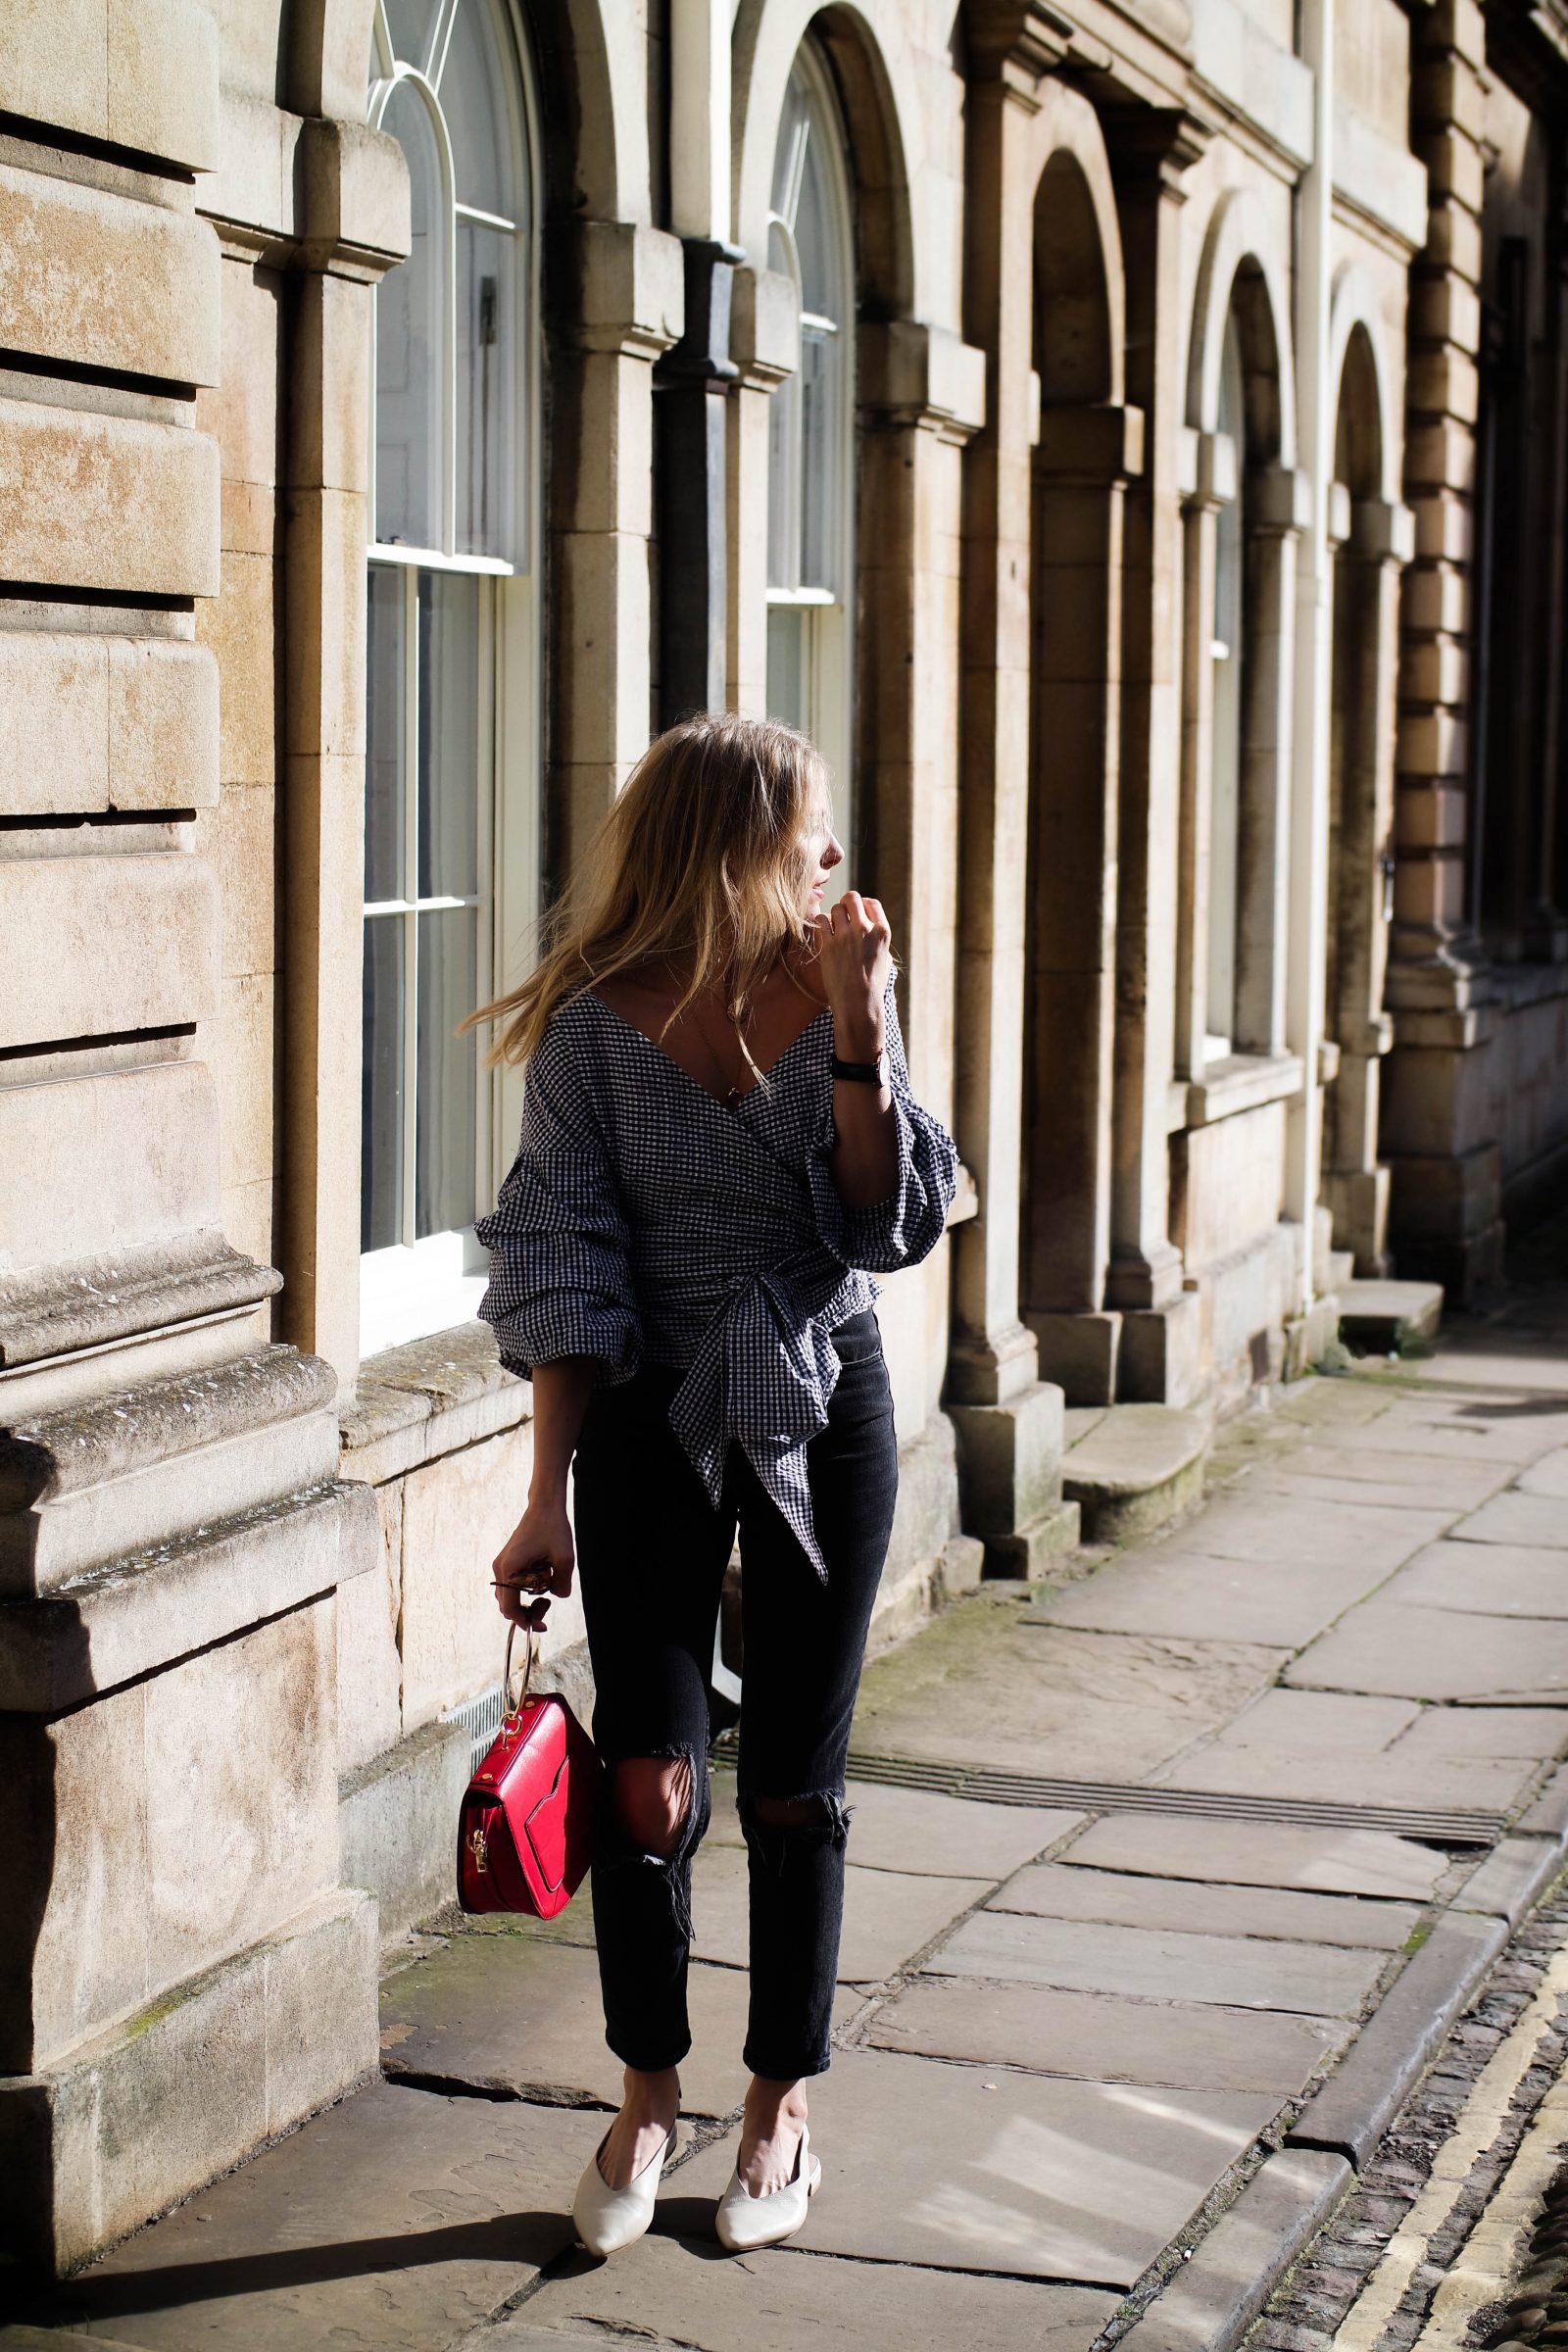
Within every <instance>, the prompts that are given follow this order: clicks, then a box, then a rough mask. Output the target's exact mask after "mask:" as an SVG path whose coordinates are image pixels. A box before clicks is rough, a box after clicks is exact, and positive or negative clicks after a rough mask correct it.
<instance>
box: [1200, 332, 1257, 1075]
mask: <svg viewBox="0 0 1568 2352" xmlns="http://www.w3.org/2000/svg"><path fill="white" fill-rule="evenodd" d="M1245 401H1246V386H1245V383H1244V380H1243V375H1242V346H1241V338H1240V336H1239V335H1238V333H1237V327H1236V317H1235V313H1234V312H1233V313H1232V314H1231V316H1230V318H1229V319H1227V320H1226V322H1225V341H1224V345H1223V348H1222V350H1221V354H1220V376H1219V430H1220V432H1221V433H1223V434H1224V435H1225V437H1226V438H1227V439H1228V440H1229V442H1230V444H1231V447H1232V448H1233V449H1234V451H1235V452H1236V496H1235V497H1234V498H1232V499H1228V500H1227V501H1226V502H1225V504H1224V505H1223V506H1222V507H1221V508H1220V510H1219V512H1218V515H1216V516H1215V526H1214V531H1215V539H1214V622H1213V627H1212V630H1211V631H1210V656H1211V659H1212V662H1213V664H1214V715H1213V732H1212V735H1211V737H1210V749H1209V789H1208V975H1207V988H1206V993H1205V997H1204V1004H1205V1005H1206V1008H1207V1009H1206V1019H1207V1028H1208V1036H1207V1040H1206V1058H1207V1059H1208V1060H1210V1061H1218V1060H1223V1059H1224V1058H1225V1056H1226V1055H1227V1054H1231V1053H1234V1052H1235V1051H1236V1040H1237V1027H1238V1024H1237V1015H1236V981H1237V925H1238V922H1239V919H1240V911H1241V890H1240V884H1241V827H1242V738H1243V711H1244V705H1243V700H1242V696H1243V680H1242V660H1243V650H1244V637H1245V618H1244V615H1245V610H1246V599H1245V593H1244V583H1243V571H1244V564H1245V554H1246V546H1247V517H1246V514H1245V511H1244V502H1245V498H1246V481H1247V466H1246V448H1247V426H1246V416H1245Z"/></svg>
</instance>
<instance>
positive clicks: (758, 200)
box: [731, 0, 930, 319]
mask: <svg viewBox="0 0 1568 2352" xmlns="http://www.w3.org/2000/svg"><path fill="white" fill-rule="evenodd" d="M808 31H810V32H814V33H815V35H816V37H817V39H818V40H819V41H820V42H821V44H822V47H823V49H824V50H825V51H826V53H827V56H828V59H829V62H830V64H831V66H832V69H833V73H834V78H835V80H836V82H837V85H838V94H839V98H840V101H841V103H842V105H843V108H844V117H845V123H846V127H847V129H848V133H849V149H850V166H851V170H852V172H853V174H854V181H855V190H856V198H857V207H858V215H859V218H858V225H857V255H856V261H857V277H858V302H859V306H860V309H861V311H862V313H865V314H867V315H869V316H871V317H875V318H883V319H911V318H913V319H919V318H924V317H925V316H926V312H927V308H928V306H929V299H930V289H929V286H928V283H927V280H928V277H929V274H930V272H929V267H928V265H927V263H926V260H925V257H924V255H923V253H922V251H921V249H920V241H919V239H918V237H917V235H916V231H915V208H914V206H913V204H912V202H911V190H912V188H913V186H914V183H915V180H916V179H917V177H918V174H919V172H920V167H921V164H922V161H923V140H922V134H921V115H920V104H919V92H918V89H917V86H916V83H915V77H914V67H913V61H912V59H911V57H910V54H909V45H908V36H907V32H906V30H905V26H904V21H903V16H902V12H901V8H900V6H899V0H855V5H854V6H850V5H834V6H830V7H827V8H823V7H821V6H820V5H819V0H741V6H740V8H739V10H738V12H737V15H736V19H735V35H734V47H733V73H734V83H733V94H732V98H731V123H732V132H733V137H732V155H733V159H734V160H733V172H734V180H733V188H732V202H733V208H734V211H733V220H732V223H731V225H732V229H733V233H734V235H735V238H736V240H737V242H738V243H740V244H741V245H744V246H745V248H746V251H747V254H748V257H749V258H750V260H751V261H752V263H753V264H754V266H755V267H757V268H762V267H764V266H765V264H766V259H767V221H768V211H769V207H770V203H771V196H772V181H773V153H774V148H775V147H776V145H777V142H778V127H779V119H780V114H781V111H782V108H783V104H784V91H785V87H786V84H787V82H788V79H789V71H790V67H791V65H792V63H793V62H794V58H795V52H796V50H797V49H798V48H799V47H800V45H801V42H802V40H803V39H804V38H805V35H806V34H807V32H808Z"/></svg>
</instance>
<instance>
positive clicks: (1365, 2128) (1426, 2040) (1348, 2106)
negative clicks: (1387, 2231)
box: [1289, 1911, 1510, 2172]
mask: <svg viewBox="0 0 1568 2352" xmlns="http://www.w3.org/2000/svg"><path fill="white" fill-rule="evenodd" d="M1509 1934H1510V1930H1509V1927H1508V1923H1507V1921H1506V1920H1505V1919H1487V1918H1480V1917H1478V1916H1476V1915H1475V1914H1474V1913H1472V1912H1451V1911H1450V1912H1446V1913H1445V1914H1444V1915H1443V1917H1441V1918H1440V1919H1439V1920H1438V1922H1437V1924H1436V1926H1435V1927H1434V1928H1433V1930H1432V1933H1431V1935H1430V1936H1428V1937H1427V1940H1426V1942H1425V1943H1424V1944H1422V1946H1421V1948H1420V1950H1419V1951H1418V1952H1417V1953H1416V1954H1415V1955H1414V1957H1413V1958H1412V1959H1410V1960H1408V1961H1406V1963H1405V1966H1404V1969H1403V1971H1402V1972H1401V1974H1400V1975H1399V1976H1397V1978H1396V1979H1395V1981H1394V1984H1393V1985H1391V1987H1390V1988H1389V1990H1388V1991H1387V1992H1386V1993H1385V1994H1384V1996H1383V1999H1382V2000H1381V2002H1380V2003H1379V2004H1378V2006H1377V2008H1376V2009H1375V2010H1374V2011H1373V2013H1372V2015H1371V2016H1370V2017H1369V2018H1368V2020H1367V2022H1366V2024H1365V2025H1364V2026H1363V2027H1362V2028H1361V2031H1360V2033H1359V2034H1357V2036H1356V2038H1355V2040H1354V2042H1353V2043H1352V2044H1351V2046H1350V2048H1349V2050H1348V2052H1347V2054H1346V2055H1345V2057H1344V2058H1342V2059H1341V2061H1340V2063H1339V2065H1338V2066H1337V2067H1336V2068H1335V2070H1334V2072H1333V2074H1332V2075H1331V2076H1330V2077H1329V2079H1328V2081H1327V2082H1325V2083H1324V2085H1323V2087H1322V2089H1321V2090H1320V2091H1318V2092H1317V2094H1316V2095H1315V2097H1313V2098H1311V2099H1309V2100H1308V2101H1307V2104H1306V2106H1305V2107H1304V2108H1303V2109H1302V2111H1301V2114H1300V2116H1299V2119H1298V2121H1297V2124H1296V2127H1295V2129H1294V2130H1293V2131H1292V2132H1291V2133H1290V2138H1289V2145H1290V2146H1291V2147H1293V2148H1326V2149H1328V2150H1330V2151H1331V2152H1332V2153H1334V2154H1337V2155H1341V2156H1348V2158H1349V2160H1350V2162H1351V2163H1352V2164H1353V2165H1354V2166H1355V2168H1356V2170H1357V2172H1359V2171H1360V2170H1361V2168H1362V2167H1363V2166H1364V2165H1365V2163H1366V2162H1367V2159H1368V2158H1369V2157H1370V2156H1371V2155H1372V2154H1373V2152H1374V2150H1375V2149H1376V2147H1377V2144H1378V2142H1379V2140H1380V2139H1381V2138H1382V2137H1383V2134H1384V2132H1385V2131H1387V2130H1388V2128H1389V2126H1390V2124H1391V2123H1392V2122H1393V2121H1394V2118H1395V2117H1396V2116H1397V2114H1398V2112H1399V2109H1400V2108H1401V2107H1402V2106H1403V2104H1404V2102H1405V2099H1406V2098H1407V2097H1408V2095H1409V2093H1410V2091H1411V2089H1412V2088H1413V2087H1414V2085H1415V2083H1416V2082H1418V2081H1419V2079H1420V2077H1421V2076H1422V2075H1423V2074H1424V2073H1425V2071H1426V2068H1427V2066H1428V2064H1429V2063H1430V2061H1431V2059H1432V2058H1433V2056H1434V2055H1435V2053H1436V2052H1437V2050H1438V2047H1439V2045H1440V2044H1441V2043H1442V2041H1443V2040H1444V2038H1445V2037H1446V2034H1447V2032H1448V2030H1449V2028H1450V2027H1451V2026H1452V2024H1453V2022H1454V2020H1455V2019H1456V2018H1457V2017H1458V2016H1459V2015H1460V2013H1461V2011H1462V2010H1463V2009H1464V2007H1465V2004H1466V2003H1467V2002H1468V2001H1469V1999H1470V1997H1471V1995H1472V1994H1473V1993H1474V1992H1475V1990H1476V1989H1477V1987H1478V1986H1479V1985H1480V1984H1481V1982H1482V1980H1483V1979H1484V1978H1485V1976H1486V1974H1487V1972H1488V1970H1489V1969H1490V1968H1491V1967H1492V1964H1493V1962H1494V1961H1495V1959H1496V1957H1497V1954H1498V1953H1499V1952H1500V1951H1501V1950H1502V1948H1503V1946H1504V1944H1505V1943H1506V1942H1507V1940H1508V1936H1509Z"/></svg>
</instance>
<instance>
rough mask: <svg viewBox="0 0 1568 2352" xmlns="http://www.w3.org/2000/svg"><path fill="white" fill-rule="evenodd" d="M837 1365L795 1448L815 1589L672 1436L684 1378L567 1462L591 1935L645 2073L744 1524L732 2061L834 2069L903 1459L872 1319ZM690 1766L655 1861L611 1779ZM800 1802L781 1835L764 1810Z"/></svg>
mask: <svg viewBox="0 0 1568 2352" xmlns="http://www.w3.org/2000/svg"><path fill="white" fill-rule="evenodd" d="M832 1338H833V1344H834V1347H835V1348H836V1349H837V1352H838V1356H839V1363H840V1371H839V1378H838V1384H837V1386H836V1387H835V1389H834V1391H833V1396H832V1398H831V1400H830V1402H829V1406H828V1422H827V1427H826V1428H825V1429H822V1430H819V1431H818V1433H817V1435H816V1436H815V1437H814V1438H813V1439H812V1440H811V1441H810V1443H809V1446H808V1448H807V1461H808V1464H809V1475H810V1482H811V1508H812V1517H813V1521H814V1524H815V1528H816V1536H817V1542H818V1544H820V1546H821V1549H822V1553H823V1556H824V1558H825V1559H826V1562H827V1567H828V1581H827V1583H826V1585H825V1586H824V1585H823V1584H822V1582H821V1580H820V1578H819V1577H818V1576H817V1574H816V1572H815V1570H814V1569H813V1568H812V1566H811V1563H810V1562H809V1560H808V1559H807V1557H806V1555H805V1553H804V1552H803V1551H802V1550H801V1547H800V1545H799V1544H798V1543H797V1542H796V1540H795V1537H794V1535H793V1534H792V1533H791V1531H790V1528H789V1527H788V1525H787V1523H786V1522H785V1520H784V1518H783V1517H782V1515H781V1513H780V1512H779V1511H778V1509H777V1507H776V1506H775V1504H774V1503H773V1502H772V1501H771V1499H770V1498H769V1496H768V1495H766V1494H765V1493H764V1492H763V1489H762V1487H761V1484H760V1481H759V1479H758V1477H757V1473H756V1472H755V1470H754V1469H753V1468H752V1465H751V1463H750V1462H749V1461H748V1460H747V1458H746V1456H745V1453H744V1452H743V1450H742V1448H741V1447H740V1446H738V1445H732V1446H730V1448H729V1456H728V1460H727V1462H726V1464H725V1471H724V1493H723V1502H722V1506H721V1508H719V1509H718V1510H715V1509H714V1508H713V1506H712V1504H711V1502H710V1500H709V1497H708V1492H707V1489H706V1488H705V1487H704V1485H703V1482H702V1480H701V1479H700V1478H699V1476H698V1474H697V1472H696V1471H695V1470H694V1469H693V1467H692V1465H691V1463H690V1462H689V1460H688V1459H687V1457H686V1454H685V1451H684V1449H683V1448H682V1446H681V1444H680V1441H679V1439H678V1438H677V1437H676V1436H675V1433H674V1431H673V1430H672V1429H671V1428H670V1426H669V1421H668V1409H669V1402H670V1399H671V1397H673V1396H674V1394H675V1391H676V1390H677V1388H678V1387H679V1386H680V1383H681V1379H682V1377H683V1376H682V1374H681V1373H680V1372H679V1371H677V1370H675V1369H673V1368H672V1367H669V1366H666V1365H657V1364H651V1365H645V1366H644V1368H643V1369H642V1371H641V1372H639V1373H638V1374H637V1375H636V1376H635V1377H634V1378H633V1379H631V1380H629V1381H626V1382H623V1383H622V1384H620V1385H619V1386H617V1387H615V1388H609V1389H600V1390H597V1391H596V1392H595V1393H594V1395H593V1397H592V1398H591V1399H590V1401H589V1405H588V1411H587V1414H586V1416H585V1418H584V1422H583V1428H582V1434H581V1437H580V1438H579V1440H578V1443H577V1452H576V1461H575V1472H574V1478H575V1519H576V1537H577V1565H578V1573H579V1575H580V1577H581V1580H582V1599H583V1609H584V1612H585V1614H586V1616H587V1620H588V1647H589V1654H590V1656H591V1657H592V1660H593V1669H594V1682H595V1685H596V1688H597V1693H598V1696H597V1702H596V1705H595V1709H594V1726H593V1728H594V1739H595V1741H596V1743H597V1745H598V1748H599V1752H600V1754H601V1756H602V1757H603V1758H604V1761H605V1766H606V1774H605V1802H604V1806H603V1810H602V1816H601V1820H600V1824H599V1832H598V1839H597V1843H596V1847H595V1852H594V1864H593V1894H594V1927H595V1934H596V1936H597V1940H598V1945H599V1974H600V1983H601V1986H602V1989H603V1993H604V2003H605V2037H606V2039H607V2040H608V2042H609V2044H610V2047H611V2048H612V2049H613V2051H614V2052H615V2054H616V2056H617V2057H618V2058H620V2059H621V2060H623V2061H624V2063H625V2064H626V2065H628V2066H632V2067H636V2068H638V2069H640V2070H642V2071H644V2072H647V2073H656V2072H658V2071H660V2070H662V2069H663V2068H664V2067H670V2066H676V2065H678V2064H679V2062H680V2061H681V2059H682V2058H684V2057H685V2055H686V2053H687V2051H688V2050H689V2049H690V2048H691V2032H690V2028H689V2026H688V2023H687V2016H686V1967H687V1959H688V1954H689V1948H690V1942H691V1878H692V1858H693V1856H694V1854H695V1853H696V1851H697V1848H698V1846H699V1844H700V1843H701V1842H702V1838H703V1836H704V1834H705V1832H706V1831H707V1829H708V1825H709V1821H710V1818H711V1790H710V1787H709V1779H708V1743H709V1736H710V1733H709V1712H708V1693H709V1675H710V1670H711V1664H712V1656H713V1630H714V1625H715V1623H716V1620H717V1615H718V1606H719V1591H720V1586H721V1584H722V1580H723V1575H724V1569H725V1565H726V1563H727V1562H728V1559H729V1556H730V1550H731V1546H732V1544H733V1542H734V1537H735V1530H736V1525H737V1522H738V1524H739V1528H740V1542H741V1561H742V1577H741V1628H742V1642H743V1646H744V1652H745V1660H744V1672H743V1696H742V1701H741V1722H740V1772H739V1794H740V1814H741V1826H742V1830H743V1832H744V1835H745V1838H746V1844H747V1850H748V1876H749V1886H750V1899H751V2012H750V2024H749V2030H748V2033H747V2036H746V2048H745V2053H744V2055H745V2061H746V2064H747V2066H748V2067H750V2069H751V2071H752V2072H753V2074H756V2075H762V2076H766V2077H768V2078H771V2079H773V2080H776V2081H781V2082H793V2081H794V2080H795V2079H796V2078H797V2077H798V2076H802V2075H819V2074H822V2073H823V2072H824V2071H825V2070H826V2068H827V2065H828V2057H829V2051H828V2038H829V2034H830V2031H831V2027H832V2019H833V1988H834V1982H835V1977H836V1973H837V1967H838V1948H839V1933H840V1928H841V1926H842V1923H843V1915H844V1849H845V1839H846V1833H847V1829H848V1814H847V1812H846V1809H845V1803H844V1767H845V1759H846V1757H847V1755H848V1753H849V1744H850V1719H851V1716H852V1715H853V1713H854V1709H855V1697H856V1692H857V1690H858V1687H859V1680H860V1665H861V1660H862V1658H863V1656H864V1651H865V1637H866V1631H867V1628H868V1626H869V1624H870V1620H871V1607H872V1603H873V1601H874V1600H875V1598H876V1591H877V1586H878V1584H879V1582H880V1580H881V1575H882V1567H883V1563H884V1561H885V1559H886V1557H887V1547H888V1538H889V1536H890V1534H891V1532H892V1527H893V1506H894V1502H895V1500H896V1498H897V1495H898V1483H899V1461H898V1446H897V1444H896V1441H895V1438H894V1433H893V1400H892V1396H891V1393H890V1391H889V1387H888V1376H887V1367H886V1365H885V1363H884V1362H883V1357H882V1343H881V1335H880V1333H879V1331H878V1329H877V1322H876V1317H875V1315H874V1314H873V1313H872V1312H871V1311H870V1309H869V1308H867V1309H866V1310H865V1311H864V1312H863V1313H860V1314H858V1315H853V1316H851V1317H850V1319H849V1321H848V1322H846V1323H841V1324H840V1325H839V1326H838V1327H837V1329H836V1330H835V1331H834V1332H833V1334H832ZM640 1756H653V1757H662V1758H680V1759H684V1760H685V1761H686V1762H687V1763H688V1765H689V1767H690V1774H691V1797H690V1806H689V1810H688V1812H687V1816H686V1819H685V1822H684V1824H683V1827H682V1830H681V1834H680V1839H679V1843H678V1845H677V1846H676V1847H675V1850H674V1852H673V1853H672V1855H671V1856H670V1857H669V1858H668V1859H667V1860H666V1859H663V1858H662V1857H661V1856H659V1855H657V1854H651V1853H649V1852H647V1851H646V1850H644V1849H643V1848H642V1847H640V1846H639V1845H637V1844H636V1843H635V1842H634V1841H633V1840H632V1839H631V1838H629V1837H628V1835H627V1833H626V1831H625V1829H624V1828H623V1827H622V1825H621V1822H620V1820H619V1817H618V1815H617V1811H616V1806H615V1798H614V1778H615V1766H616V1765H617V1763H619V1762H621V1761H623V1760H626V1759H629V1758H632V1757H640ZM768 1799H777V1800H780V1801H782V1802H784V1803H795V1802H798V1801H799V1800H810V1801H811V1803H812V1804H814V1805H815V1807H816V1808H817V1813H818V1818H817V1819H815V1820H810V1821H808V1822H806V1823H803V1824H801V1825H800V1826H786V1825H784V1824H779V1823H772V1822H768V1821H766V1820H763V1819H761V1818H760V1816H759V1813H758V1810H757V1808H758V1804H759V1801H762V1802H766V1801H767V1800H768Z"/></svg>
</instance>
